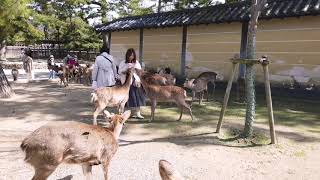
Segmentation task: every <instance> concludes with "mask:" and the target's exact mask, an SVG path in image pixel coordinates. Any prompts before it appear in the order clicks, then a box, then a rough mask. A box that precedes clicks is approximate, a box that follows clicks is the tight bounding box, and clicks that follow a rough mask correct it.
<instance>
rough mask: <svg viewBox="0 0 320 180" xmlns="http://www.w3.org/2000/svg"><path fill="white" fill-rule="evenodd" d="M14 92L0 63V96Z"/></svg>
mask: <svg viewBox="0 0 320 180" xmlns="http://www.w3.org/2000/svg"><path fill="white" fill-rule="evenodd" d="M13 94H14V92H13V90H12V88H11V86H10V83H9V81H8V79H7V76H6V75H5V74H4V71H3V69H2V66H1V64H0V97H1V98H9V97H11V96H12V95H13Z"/></svg>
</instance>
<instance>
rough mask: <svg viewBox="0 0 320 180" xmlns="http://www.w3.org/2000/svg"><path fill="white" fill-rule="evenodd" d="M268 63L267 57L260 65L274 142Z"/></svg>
mask: <svg viewBox="0 0 320 180" xmlns="http://www.w3.org/2000/svg"><path fill="white" fill-rule="evenodd" d="M268 64H269V61H268V60H267V59H266V60H264V61H263V62H262V67H263V72H264V83H265V91H266V99H267V105H268V114H269V126H270V137H271V144H276V133H275V129H274V117H273V107H272V98H271V88H270V80H269V68H268Z"/></svg>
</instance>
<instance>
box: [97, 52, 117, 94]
mask: <svg viewBox="0 0 320 180" xmlns="http://www.w3.org/2000/svg"><path fill="white" fill-rule="evenodd" d="M117 78H118V73H117V69H116V65H115V63H114V59H113V57H112V56H111V55H110V54H109V48H108V47H106V46H102V48H101V49H100V55H98V56H97V57H96V60H95V63H94V66H93V70H92V89H94V90H95V89H97V88H99V87H110V86H114V85H115V83H116V79H117Z"/></svg>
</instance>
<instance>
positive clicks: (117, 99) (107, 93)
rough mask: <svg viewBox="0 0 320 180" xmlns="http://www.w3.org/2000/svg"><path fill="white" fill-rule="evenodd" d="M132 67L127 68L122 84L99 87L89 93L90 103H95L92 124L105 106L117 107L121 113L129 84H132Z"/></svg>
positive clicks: (127, 97) (127, 94)
mask: <svg viewBox="0 0 320 180" xmlns="http://www.w3.org/2000/svg"><path fill="white" fill-rule="evenodd" d="M132 75H133V69H129V70H128V72H127V76H126V81H125V83H124V84H123V85H116V86H112V87H101V88H98V89H97V90H95V92H93V93H91V103H94V104H95V109H94V113H93V124H94V125H97V117H98V115H99V114H100V113H101V112H103V113H105V111H104V109H105V108H106V107H118V110H119V114H121V113H123V111H124V106H125V105H126V103H127V101H128V99H129V90H130V85H131V84H132Z"/></svg>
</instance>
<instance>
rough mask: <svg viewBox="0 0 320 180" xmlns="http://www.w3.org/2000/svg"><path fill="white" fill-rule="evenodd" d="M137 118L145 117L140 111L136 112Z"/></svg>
mask: <svg viewBox="0 0 320 180" xmlns="http://www.w3.org/2000/svg"><path fill="white" fill-rule="evenodd" d="M136 117H137V119H144V117H143V116H142V115H141V113H140V111H138V112H137V114H136Z"/></svg>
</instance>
